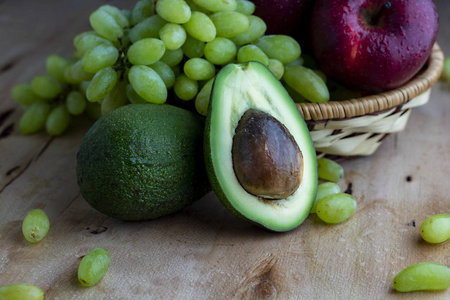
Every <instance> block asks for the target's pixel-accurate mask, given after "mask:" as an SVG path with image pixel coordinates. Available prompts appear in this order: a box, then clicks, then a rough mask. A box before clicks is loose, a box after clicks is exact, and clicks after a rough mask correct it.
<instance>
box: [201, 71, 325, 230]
mask: <svg viewBox="0 0 450 300" xmlns="http://www.w3.org/2000/svg"><path fill="white" fill-rule="evenodd" d="M204 151H205V162H206V168H207V173H208V178H209V180H210V183H211V186H212V188H213V190H214V192H215V194H216V196H217V197H218V198H219V200H220V201H221V202H222V203H223V204H224V205H225V207H226V208H227V209H228V210H230V211H231V212H232V213H233V214H235V215H237V216H238V217H241V218H244V219H246V220H248V221H250V222H252V223H255V224H256V225H258V226H262V227H264V228H267V229H269V230H272V231H278V232H283V231H288V230H291V229H294V228H296V227H297V226H299V225H300V224H301V223H302V222H303V221H304V220H305V219H306V217H307V216H308V215H309V212H310V210H311V207H312V205H313V202H314V198H315V195H316V191H317V182H318V176H317V160H316V152H315V149H314V146H313V143H312V140H311V136H310V133H309V130H308V128H307V126H306V124H305V122H304V120H303V118H302V116H301V115H300V113H299V111H298V110H297V107H296V105H295V103H294V101H293V100H292V99H291V98H290V96H289V94H288V93H287V91H286V90H285V89H284V87H283V86H282V84H281V83H280V82H279V81H278V80H277V79H276V78H275V76H274V75H273V74H272V72H271V71H270V70H269V69H268V68H267V67H265V66H264V65H263V64H261V63H258V62H246V63H242V64H229V65H227V66H225V67H224V68H223V69H222V70H221V71H220V72H219V73H218V74H217V76H216V79H215V81H214V85H213V88H212V92H211V100H210V103H209V107H208V114H207V118H206V126H205V135H204Z"/></svg>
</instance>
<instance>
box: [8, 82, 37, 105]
mask: <svg viewBox="0 0 450 300" xmlns="http://www.w3.org/2000/svg"><path fill="white" fill-rule="evenodd" d="M11 97H12V98H13V99H14V100H16V101H17V102H19V103H20V104H21V105H23V106H25V107H28V106H30V105H31V104H33V103H34V102H36V101H39V100H42V98H41V97H39V96H38V95H36V93H35V92H33V89H32V88H31V85H30V84H28V83H20V84H17V85H15V86H14V87H13V88H12V89H11Z"/></svg>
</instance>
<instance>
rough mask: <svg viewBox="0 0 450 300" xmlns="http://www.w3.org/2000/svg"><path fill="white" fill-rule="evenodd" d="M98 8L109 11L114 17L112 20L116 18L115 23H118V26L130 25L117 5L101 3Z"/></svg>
mask: <svg viewBox="0 0 450 300" xmlns="http://www.w3.org/2000/svg"><path fill="white" fill-rule="evenodd" d="M99 9H101V10H104V11H106V12H107V13H109V14H110V15H111V16H112V17H113V18H114V20H116V22H117V24H119V26H120V27H122V28H125V27H128V26H130V23H129V22H128V19H127V17H126V16H125V15H124V14H123V13H122V11H121V10H120V9H118V8H117V7H115V6H112V5H102V6H100V8H99Z"/></svg>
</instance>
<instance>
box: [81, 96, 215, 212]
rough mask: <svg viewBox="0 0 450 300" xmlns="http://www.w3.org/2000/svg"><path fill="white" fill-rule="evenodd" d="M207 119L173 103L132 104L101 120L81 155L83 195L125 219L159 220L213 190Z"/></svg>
mask: <svg viewBox="0 0 450 300" xmlns="http://www.w3.org/2000/svg"><path fill="white" fill-rule="evenodd" d="M203 132H204V120H203V119H202V118H201V117H199V116H198V115H196V114H194V113H192V112H189V111H187V110H184V109H181V108H178V107H175V106H171V105H167V104H130V105H126V106H123V107H121V108H118V109H116V110H114V111H112V112H110V113H108V114H106V115H104V116H103V117H101V118H100V119H99V120H97V122H96V123H94V125H93V126H92V127H91V128H90V130H89V131H88V132H87V134H86V136H85V137H84V139H83V141H82V144H81V147H80V149H79V152H78V156H77V180H78V185H79V188H80V191H81V194H82V196H83V198H84V199H85V200H86V201H87V202H88V203H89V204H90V205H91V206H92V207H93V208H95V209H97V210H98V211H100V212H102V213H104V214H106V215H108V216H111V217H114V218H118V219H122V220H147V219H155V218H158V217H161V216H165V215H168V214H171V213H174V212H177V211H179V210H181V209H182V208H184V207H186V206H187V205H189V204H191V203H193V202H194V201H196V200H198V199H200V198H201V197H202V196H204V195H205V194H206V193H207V192H208V191H209V190H210V186H209V183H208V179H207V176H206V171H205V166H204V163H203V162H204V160H203Z"/></svg>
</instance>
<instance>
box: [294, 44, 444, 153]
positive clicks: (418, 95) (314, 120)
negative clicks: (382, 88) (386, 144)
mask: <svg viewBox="0 0 450 300" xmlns="http://www.w3.org/2000/svg"><path fill="white" fill-rule="evenodd" d="M443 61H444V54H443V53H442V51H441V49H440V47H439V45H437V44H435V45H434V47H433V50H432V53H431V56H430V58H429V59H428V62H427V64H426V65H425V67H424V68H423V70H422V71H421V72H419V74H417V75H416V76H415V77H414V78H413V79H412V80H411V81H409V82H408V83H407V84H405V85H404V86H402V87H400V88H397V89H395V90H391V91H388V92H384V93H381V94H377V95H371V96H367V97H361V98H357V99H351V100H346V101H330V102H326V103H298V104H297V108H298V110H299V111H300V113H301V114H302V116H303V118H304V119H305V121H306V123H307V125H308V128H309V130H310V133H311V137H312V140H313V142H314V146H315V148H316V151H317V155H318V157H321V156H325V155H331V156H358V155H371V154H372V153H374V152H375V150H376V149H377V148H378V146H380V145H381V142H382V141H383V139H384V138H385V137H386V136H387V135H389V134H390V133H394V132H399V131H402V130H403V129H404V128H405V126H406V123H407V121H408V118H409V115H410V112H411V108H413V107H417V106H420V105H424V104H425V103H427V102H428V100H429V98H430V91H431V87H432V86H433V85H434V84H435V83H436V81H437V80H438V79H439V76H440V74H441V72H442V67H443Z"/></svg>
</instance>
